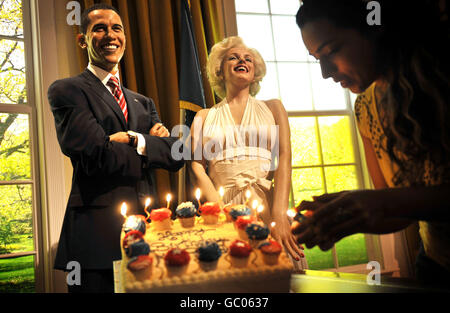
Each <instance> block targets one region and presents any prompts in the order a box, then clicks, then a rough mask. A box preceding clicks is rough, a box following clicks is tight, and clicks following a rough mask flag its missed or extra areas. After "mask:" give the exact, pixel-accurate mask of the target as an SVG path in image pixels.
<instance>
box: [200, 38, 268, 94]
mask: <svg viewBox="0 0 450 313" xmlns="http://www.w3.org/2000/svg"><path fill="white" fill-rule="evenodd" d="M238 47H239V48H244V49H246V50H248V51H249V52H250V54H251V55H252V56H253V65H254V69H255V77H254V81H253V82H252V83H251V84H250V95H251V96H255V95H256V94H257V93H258V92H259V90H260V89H261V86H260V85H259V83H260V82H261V81H262V79H263V77H264V76H265V75H266V63H265V62H264V59H263V58H262V56H261V54H260V53H259V52H258V51H257V50H256V49H254V48H249V47H247V46H246V45H245V44H244V41H243V40H242V38H241V37H238V36H231V37H227V38H225V39H224V40H222V41H221V42H218V43H216V44H215V45H214V46H213V47H212V48H211V53H210V54H209V59H208V63H207V65H206V70H207V73H208V79H209V83H210V84H211V87H212V88H213V89H214V91H215V92H216V94H217V96H219V97H220V98H221V99H223V98H225V96H226V94H227V91H226V87H225V80H224V77H223V71H222V65H223V61H224V59H225V56H226V54H227V52H228V51H229V50H230V49H232V48H238Z"/></svg>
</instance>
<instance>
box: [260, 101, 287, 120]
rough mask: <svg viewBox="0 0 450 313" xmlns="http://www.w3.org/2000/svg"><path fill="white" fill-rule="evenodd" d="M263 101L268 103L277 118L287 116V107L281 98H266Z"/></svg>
mask: <svg viewBox="0 0 450 313" xmlns="http://www.w3.org/2000/svg"><path fill="white" fill-rule="evenodd" d="M263 102H264V103H265V104H266V105H267V107H268V108H269V110H270V111H271V112H272V114H273V116H274V118H275V119H276V120H277V119H280V118H281V117H284V116H287V113H286V109H285V108H284V106H283V103H282V102H281V100H280V99H270V100H264V101H263Z"/></svg>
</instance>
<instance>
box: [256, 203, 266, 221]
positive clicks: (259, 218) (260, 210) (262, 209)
mask: <svg viewBox="0 0 450 313" xmlns="http://www.w3.org/2000/svg"><path fill="white" fill-rule="evenodd" d="M263 211H264V206H263V205H262V204H261V205H259V206H258V209H257V210H256V212H258V214H257V216H258V220H262V219H261V213H262V212H263Z"/></svg>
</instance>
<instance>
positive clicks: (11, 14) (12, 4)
mask: <svg viewBox="0 0 450 313" xmlns="http://www.w3.org/2000/svg"><path fill="white" fill-rule="evenodd" d="M1 5H2V6H1V10H0V35H4V36H14V37H18V38H23V23H22V1H21V0H3V1H1Z"/></svg>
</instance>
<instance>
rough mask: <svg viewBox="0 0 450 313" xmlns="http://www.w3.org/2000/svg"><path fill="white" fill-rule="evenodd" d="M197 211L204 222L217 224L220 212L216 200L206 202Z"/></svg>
mask: <svg viewBox="0 0 450 313" xmlns="http://www.w3.org/2000/svg"><path fill="white" fill-rule="evenodd" d="M199 211H200V214H201V216H202V217H203V221H204V223H205V224H217V222H218V220H219V214H220V206H219V204H218V203H217V202H206V203H204V204H203V205H202V206H201V207H200V209H199Z"/></svg>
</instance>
